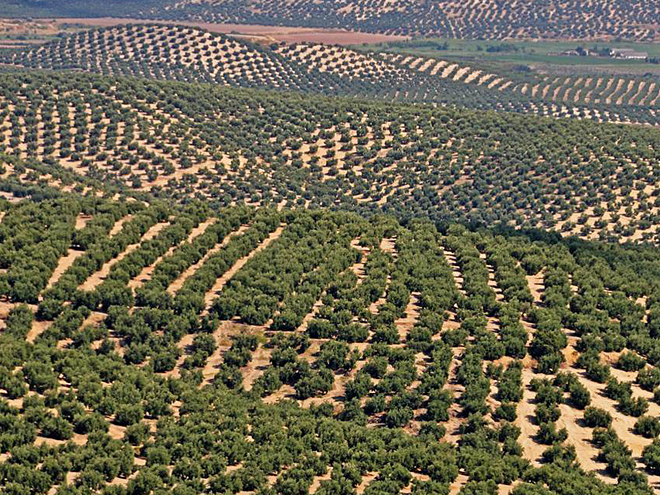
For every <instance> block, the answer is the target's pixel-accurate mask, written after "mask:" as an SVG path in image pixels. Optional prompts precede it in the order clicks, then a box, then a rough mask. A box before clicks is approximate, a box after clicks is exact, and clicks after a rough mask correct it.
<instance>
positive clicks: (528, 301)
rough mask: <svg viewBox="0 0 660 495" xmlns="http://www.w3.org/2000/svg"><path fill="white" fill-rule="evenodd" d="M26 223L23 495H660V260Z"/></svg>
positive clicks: (21, 355) (235, 227)
mask: <svg viewBox="0 0 660 495" xmlns="http://www.w3.org/2000/svg"><path fill="white" fill-rule="evenodd" d="M4 210H5V214H4V215H3V218H2V221H1V222H0V249H1V252H2V264H3V267H4V270H5V271H3V273H2V274H0V290H1V292H2V295H1V297H2V300H0V309H1V310H2V312H1V323H0V326H2V329H1V330H0V344H1V345H2V348H3V349H4V350H5V352H3V354H2V357H0V405H2V412H1V413H0V421H2V424H5V425H10V426H8V427H7V428H4V429H3V430H2V432H0V454H1V455H2V458H1V460H0V472H2V474H3V483H4V484H5V487H6V488H7V489H12V490H35V491H38V492H40V493H65V490H70V489H71V488H70V487H69V488H67V485H68V484H72V485H75V486H77V487H79V488H80V489H85V488H89V489H93V490H100V491H102V492H103V493H121V494H124V493H129V494H130V493H140V491H139V490H144V488H143V487H144V486H147V487H151V488H150V489H151V490H157V489H160V490H174V492H172V493H179V492H180V490H181V489H183V488H184V487H185V488H190V489H191V490H194V491H195V492H196V493H218V491H219V490H221V489H222V490H229V491H230V492H232V493H238V492H251V491H258V490H262V491H263V490H273V492H274V493H290V492H289V490H290V488H287V487H290V486H291V484H295V486H297V487H298V488H297V491H296V493H321V494H329V493H335V491H334V490H336V489H338V488H337V487H338V486H344V488H345V489H346V490H348V491H347V493H356V492H357V493H366V494H368V493H407V492H412V493H429V491H431V492H432V493H453V494H458V493H461V494H468V493H475V492H474V490H487V491H486V492H485V493H514V494H524V493H534V491H533V490H539V489H541V487H544V486H545V487H546V488H547V489H549V490H551V491H550V492H543V493H566V492H565V491H564V489H563V488H562V486H565V485H566V483H569V484H568V486H569V487H570V490H575V491H573V492H572V493H578V492H582V490H592V491H593V493H612V494H615V493H616V494H618V493H624V492H620V491H617V490H618V488H617V487H621V486H628V485H627V484H628V483H632V485H631V486H630V487H629V488H630V489H632V488H633V487H634V489H636V490H641V491H636V492H634V493H640V494H641V493H650V492H649V491H644V488H643V487H644V486H645V484H646V483H647V480H648V483H649V484H650V487H652V489H658V488H660V477H659V476H658V474H659V473H658V469H659V467H658V464H657V462H656V459H657V451H658V450H659V449H660V445H659V444H658V441H657V440H655V441H654V437H656V436H657V435H658V434H659V433H660V423H658V419H657V417H656V416H658V414H660V406H659V405H658V395H659V393H660V389H658V388H656V387H658V386H660V372H658V370H657V368H656V366H657V365H658V354H657V344H656V338H657V336H656V333H657V328H656V327H657V321H656V320H657V314H658V312H659V311H660V310H659V309H658V308H659V306H658V300H657V293H658V292H657V291H658V289H659V287H660V286H659V284H660V275H659V274H660V256H659V255H658V253H657V250H655V249H653V250H651V249H639V248H621V247H615V246H613V245H600V244H591V243H572V244H565V243H563V242H559V243H557V242H549V243H547V242H544V241H532V240H530V239H529V238H527V237H525V236H522V235H512V236H501V235H497V236H495V235H493V234H491V233H490V232H488V231H479V232H471V231H469V230H467V229H466V228H464V227H460V226H458V225H454V226H450V227H448V228H447V230H445V231H443V232H438V231H437V230H436V228H435V227H434V226H433V224H432V223H430V222H428V221H424V220H416V221H414V222H412V223H410V224H408V225H407V226H406V227H403V226H401V225H399V223H398V222H397V221H396V220H394V219H392V218H388V217H383V216H381V217H376V218H374V219H372V220H370V221H369V220H366V219H364V218H361V217H358V216H356V215H352V214H347V213H330V212H327V211H316V212H306V211H304V210H298V211H286V210H285V211H280V212H278V211H277V210H259V211H253V210H249V209H246V208H229V209H224V210H220V211H216V212H213V213H212V212H211V211H210V210H209V209H208V208H207V207H205V206H203V205H202V204H201V203H191V204H189V205H188V206H187V207H186V208H185V209H179V208H169V207H166V206H164V205H162V204H159V203H153V204H152V205H146V206H145V205H143V204H141V203H138V202H129V203H121V202H112V201H108V200H100V199H93V198H86V199H83V198H77V197H75V196H70V195H65V196H63V197H61V198H59V199H52V200H46V201H43V202H42V203H40V204H37V203H35V202H33V201H30V200H25V201H22V202H20V203H17V204H14V205H5V206H4ZM46 224H50V225H51V228H49V229H44V228H43V225H46ZM9 233H12V235H8V234H9ZM19 236H20V238H21V239H22V242H21V243H17V242H16V239H17V238H18V237H19ZM74 252H75V253H77V255H76V256H75V258H73V259H72V256H71V253H74ZM35 253H39V256H38V258H35V257H34V256H35ZM642 274H644V275H643V278H642ZM218 425H222V428H218ZM313 439H314V440H313ZM342 446H343V447H342ZM349 446H350V447H349ZM342 448H343V450H342ZM336 449H340V451H341V452H336ZM27 459H30V460H27ZM19 465H20V466H21V468H20V470H17V469H14V468H12V466H19ZM537 468H540V469H537ZM581 469H584V470H586V471H588V472H592V473H594V475H595V477H592V476H591V475H587V474H585V473H584V472H583V471H581ZM158 473H160V474H158ZM346 473H350V474H348V475H347V474H346ZM541 473H543V474H542V475H541ZM630 480H634V481H632V482H631V481H630ZM617 481H618V483H619V484H618V485H614V483H617ZM109 486H114V487H115V488H112V489H111V488H108V487H109ZM117 487H124V488H117ZM221 487H229V488H221ZM232 487H233V488H232ZM115 489H117V490H120V491H119V492H117V491H113V490H115ZM123 490H127V491H123ZM177 490H179V491H177ZM530 490H532V491H530ZM607 490H614V491H607ZM647 490H648V489H647ZM142 493H143V492H142ZM477 493H481V492H477ZM625 493H631V492H630V491H626V492H625Z"/></svg>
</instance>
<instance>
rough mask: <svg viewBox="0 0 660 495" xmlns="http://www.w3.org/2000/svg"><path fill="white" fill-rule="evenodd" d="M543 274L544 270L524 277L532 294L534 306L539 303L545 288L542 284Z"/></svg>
mask: <svg viewBox="0 0 660 495" xmlns="http://www.w3.org/2000/svg"><path fill="white" fill-rule="evenodd" d="M544 274H545V268H544V269H543V270H541V271H540V272H539V273H537V274H536V275H527V276H526V278H527V285H528V286H529V291H530V292H531V293H532V297H533V298H534V304H539V303H540V302H541V299H542V296H543V291H544V288H545V286H544V284H543V276H544Z"/></svg>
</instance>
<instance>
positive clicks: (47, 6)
mask: <svg viewBox="0 0 660 495" xmlns="http://www.w3.org/2000/svg"><path fill="white" fill-rule="evenodd" d="M0 16H12V17H15V16H18V17H24V16H36V17H82V18H85V17H102V16H112V17H139V18H141V19H165V20H173V21H182V20H185V21H196V22H205V23H236V24H254V25H274V26H296V27H313V28H333V29H342V30H352V31H365V32H372V33H385V34H397V35H405V36H416V37H429V36H439V37H445V38H463V39H562V40H567V39H569V40H594V39H614V38H617V39H626V40H636V41H640V40H656V39H657V37H658V34H657V33H658V25H659V24H660V9H659V7H658V4H657V2H655V1H653V0H637V1H635V2H621V1H619V0H594V1H591V2H583V1H579V0H568V1H559V0H550V1H547V2H541V3H539V2H532V1H528V0H513V1H509V2H504V3H503V2H498V1H496V0H485V1H484V0H470V1H467V2H466V1H459V0H445V1H442V2H441V1H438V0H433V1H427V2H418V1H414V0H397V1H393V0H376V1H371V0H370V1H366V0H340V1H336V0H321V1H319V0H287V1H275V0H142V1H140V2H136V1H126V0H124V1H121V2H120V1H102V0H69V1H68V2H66V3H65V4H62V2H60V1H56V0H42V1H40V2H32V1H28V0H12V1H9V2H5V3H4V4H3V5H2V6H0Z"/></svg>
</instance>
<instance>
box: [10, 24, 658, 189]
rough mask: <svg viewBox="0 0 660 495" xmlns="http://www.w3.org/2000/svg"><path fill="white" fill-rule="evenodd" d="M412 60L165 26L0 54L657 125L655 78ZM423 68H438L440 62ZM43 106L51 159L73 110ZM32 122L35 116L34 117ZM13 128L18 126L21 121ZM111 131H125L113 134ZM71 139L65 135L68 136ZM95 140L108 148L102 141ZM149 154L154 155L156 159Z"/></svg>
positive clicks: (32, 61) (39, 63)
mask: <svg viewBox="0 0 660 495" xmlns="http://www.w3.org/2000/svg"><path fill="white" fill-rule="evenodd" d="M407 60H417V62H420V61H421V60H424V59H421V58H418V57H412V56H410V57H404V56H402V55H391V54H385V55H380V54H374V53H362V52H359V51H356V50H351V49H347V48H341V47H336V46H330V45H323V44H318V43H317V44H305V43H302V44H291V45H287V44H284V43H280V44H278V43H274V44H272V45H270V46H269V47H265V46H261V45H259V44H255V43H252V42H250V41H249V40H247V39H245V38H235V37H233V36H225V35H219V34H215V33H211V32H208V31H204V30H202V29H198V28H192V27H184V26H177V25H170V26H168V25H160V24H144V25H128V26H115V27H110V28H101V29H91V30H87V31H81V32H79V33H76V34H72V35H69V36H66V37H64V38H58V39H56V40H53V41H52V42H50V43H47V44H46V45H43V46H36V47H26V48H24V49H18V50H17V49H4V50H2V49H0V61H2V62H3V63H5V64H7V65H9V66H14V67H21V68H27V69H45V70H67V71H71V70H77V71H85V72H93V73H100V74H103V75H106V76H134V77H141V78H148V79H157V80H165V81H167V80H170V81H174V80H176V81H181V82H188V83H210V84H219V85H223V86H233V87H243V88H258V89H269V90H272V89H275V90H280V91H294V90H295V91H299V92H304V93H312V94H315V95H318V94H323V95H334V96H341V95H344V96H348V95H350V96H360V97H369V98H378V99H385V101H391V100H393V99H395V100H399V101H409V102H420V101H423V102H434V103H438V104H442V105H452V106H458V107H462V108H473V109H482V110H496V111H507V112H516V113H524V114H528V113H535V114H538V115H546V116H552V117H562V118H579V119H590V120H596V121H601V122H603V121H604V122H629V123H649V124H657V123H658V117H659V115H658V112H657V103H658V100H659V98H660V93H659V91H660V87H659V86H658V85H657V84H656V83H655V82H654V79H653V78H652V77H648V75H646V76H636V77H634V78H633V79H627V78H626V79H625V80H624V79H622V78H620V77H609V78H608V77H589V76H588V75H580V76H575V77H574V78H571V77H563V76H562V77H560V76H556V77H554V78H551V77H550V76H539V75H533V74H531V73H524V74H516V75H513V77H512V74H510V73H495V74H493V73H490V72H488V73H482V71H477V72H475V74H476V76H479V77H470V76H469V75H468V74H470V70H471V68H470V67H467V66H461V65H459V64H455V63H449V62H447V61H444V60H443V61H439V62H437V63H438V64H439V65H438V66H437V67H439V66H440V64H442V67H443V69H442V71H440V70H439V69H437V68H436V70H429V69H428V67H427V64H426V63H419V64H417V65H416V66H415V67H413V66H412V65H411V63H405V62H406V61H407ZM426 60H428V61H429V62H432V63H434V59H426ZM445 66H446V67H445ZM419 67H424V68H425V69H424V70H421V69H420V68H419ZM454 67H455V68H456V69H457V70H456V72H455V73H454V72H453V68H454ZM450 68H452V70H451V71H450ZM18 107H19V108H20V107H21V105H18ZM44 107H45V108H44V112H43V113H42V118H43V119H44V121H46V126H45V129H44V133H45V134H46V136H47V142H46V143H45V146H44V147H45V148H47V149H48V150H50V151H54V150H55V148H56V146H55V144H56V143H55V142H53V140H52V133H51V132H50V131H52V130H54V129H55V121H54V120H53V117H54V116H55V115H56V114H57V113H60V114H62V113H64V114H65V115H66V108H64V107H63V106H62V105H61V104H55V103H54V102H50V101H47V102H45V105H44ZM99 113H100V111H93V112H92V121H94V122H96V123H98V120H97V119H95V117H94V115H95V114H96V115H98V114H99ZM27 115H28V116H29V117H32V114H30V112H28V114H27ZM15 120H16V121H17V122H18V121H19V120H20V116H19V115H17V116H16V117H15ZM69 123H71V121H70V119H69V118H68V117H67V118H64V119H62V120H61V121H60V124H67V125H68V124H69ZM86 123H87V120H86V119H76V120H75V121H74V124H75V125H76V126H78V125H84V124H86ZM25 124H26V125H27V126H28V127H29V133H30V141H29V142H27V144H26V148H27V150H28V151H35V150H36V149H37V148H38V141H37V140H36V139H35V138H36V136H37V135H38V134H39V132H38V128H37V127H35V126H34V125H33V124H34V121H33V120H32V119H27V120H26V121H25ZM110 127H111V128H113V129H114V130H115V131H116V130H118V129H117V128H116V127H114V126H113V125H111V126H110ZM96 128H97V129H98V126H96ZM64 131H65V133H67V134H68V129H65V130H64ZM16 137H17V136H12V138H16ZM69 137H71V136H69ZM93 138H94V141H95V142H99V143H100V142H101V140H100V136H99V135H98V134H95V135H94V136H93ZM110 139H113V138H112V137H110ZM63 144H64V143H63ZM81 144H82V143H81V142H79V141H75V142H73V143H72V142H71V141H70V140H69V141H68V142H67V143H66V144H65V145H63V146H62V149H61V151H60V153H61V154H62V156H76V155H79V154H80V151H81V146H80V145H81ZM142 151H143V152H144V153H143V154H145V155H148V151H149V150H147V149H143V150H142ZM183 162H184V163H186V162H187V160H185V159H184V160H183ZM113 163H114V162H113ZM164 163H165V167H166V169H168V168H169V167H171V163H169V162H164ZM143 166H144V165H143ZM117 167H120V166H119V165H117ZM118 170H119V168H118ZM148 173H149V175H150V177H154V176H155V175H156V174H157V171H156V169H155V168H151V169H149V170H148Z"/></svg>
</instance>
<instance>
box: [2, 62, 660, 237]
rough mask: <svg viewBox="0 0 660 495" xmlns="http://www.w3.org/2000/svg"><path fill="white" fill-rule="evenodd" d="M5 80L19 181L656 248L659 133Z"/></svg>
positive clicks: (339, 103)
mask: <svg viewBox="0 0 660 495" xmlns="http://www.w3.org/2000/svg"><path fill="white" fill-rule="evenodd" d="M331 69H332V68H331ZM332 70H335V69H332ZM1 80H2V84H1V86H0V125H1V126H2V129H3V131H2V133H0V145H1V146H2V150H3V151H4V153H5V154H6V155H9V156H7V157H6V158H4V159H3V161H4V162H5V163H6V165H5V166H4V172H3V173H4V177H5V178H6V179H7V180H17V179H20V181H23V182H25V181H28V182H30V183H46V184H50V185H51V186H54V187H58V188H64V189H65V190H68V191H71V190H73V189H74V188H75V189H76V190H80V191H81V192H82V191H86V192H89V191H92V190H96V191H97V193H98V194H100V193H101V190H102V189H104V187H103V185H105V186H108V185H114V187H115V188H116V189H115V190H114V192H117V193H119V192H121V191H124V192H130V191H133V192H134V193H140V192H150V193H153V194H155V195H157V196H160V197H162V198H171V199H175V200H177V201H181V202H184V201H187V200H188V199H189V198H190V197H195V198H200V199H201V198H204V199H207V200H209V201H210V202H211V203H212V204H214V205H233V204H244V203H245V204H251V205H265V204H271V205H288V206H289V207H293V206H296V205H299V206H312V207H319V206H320V207H327V206H330V205H342V206H344V207H349V208H354V209H360V210H366V211H374V210H376V209H383V210H384V211H388V212H392V213H396V214H402V215H410V214H415V215H424V216H430V217H432V218H434V219H435V220H438V221H452V220H456V219H463V220H465V221H469V222H477V223H483V224H488V225H492V224H496V223H503V224H508V225H511V226H514V227H516V228H532V227H536V228H541V229H546V230H552V231H555V232H561V233H562V234H563V235H570V234H572V235H579V236H581V237H584V238H589V239H595V238H600V239H620V240H627V241H634V242H637V241H651V242H657V239H658V237H657V236H658V231H657V227H658V213H659V212H658V209H659V208H660V201H659V200H658V193H659V191H660V189H658V180H657V177H658V173H660V172H659V169H658V158H657V156H658V155H657V154H658V152H659V151H658V133H657V131H656V130H655V129H645V128H637V127H632V126H615V125H598V124H594V123H590V122H586V121H582V122H579V121H562V120H554V119H539V118H535V117H533V116H529V117H521V116H515V115H510V114H504V113H502V114H496V113H492V112H490V113H489V112H468V111H465V110H452V109H439V108H438V109H433V108H428V107H426V108H424V107H420V106H413V105H409V106H408V105H397V106H393V105H391V104H382V103H378V102H367V101H358V100H349V99H322V98H320V97H301V96H299V95H280V94H277V93H275V94H273V93H260V92H252V91H244V90H236V89H225V88H219V87H217V86H215V87H212V86H204V90H203V91H200V90H199V88H200V87H199V86H197V85H187V84H184V83H171V82H167V83H158V82H151V81H146V80H142V81H140V80H136V79H130V80H126V79H114V80H111V79H102V78H98V77H92V76H87V75H71V74H69V75H66V76H57V75H48V76H37V75H6V76H2V78H1ZM10 156H11V157H14V158H10ZM15 158H21V159H22V161H16V159H15ZM12 187H14V186H12ZM16 187H18V186H16Z"/></svg>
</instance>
